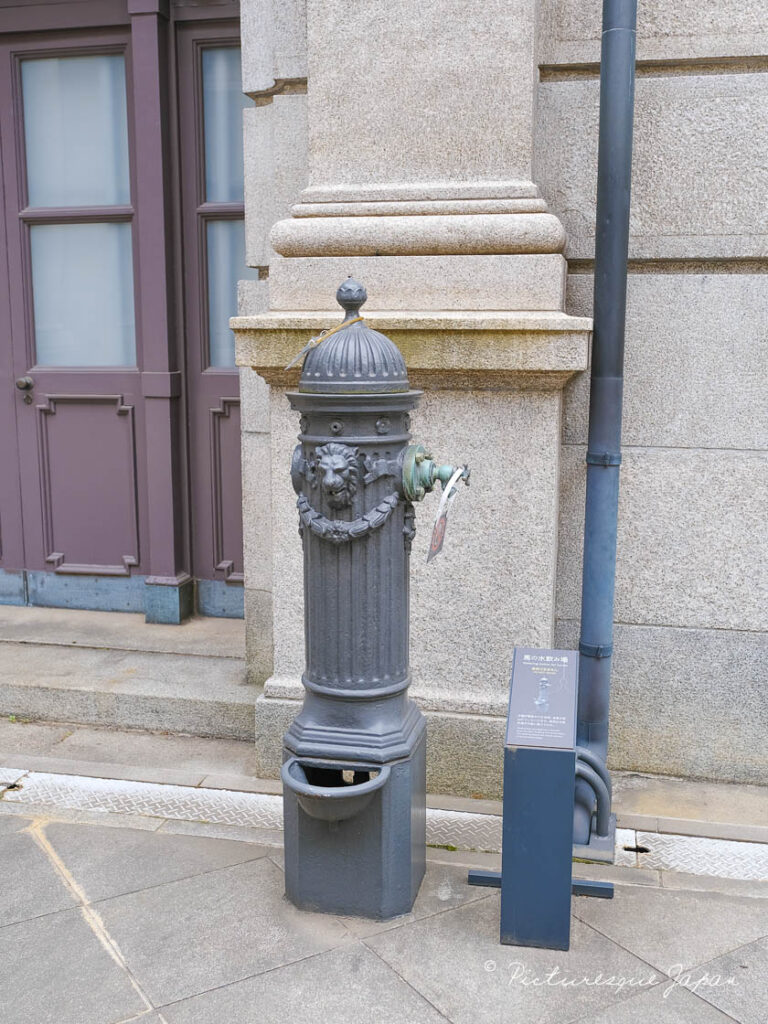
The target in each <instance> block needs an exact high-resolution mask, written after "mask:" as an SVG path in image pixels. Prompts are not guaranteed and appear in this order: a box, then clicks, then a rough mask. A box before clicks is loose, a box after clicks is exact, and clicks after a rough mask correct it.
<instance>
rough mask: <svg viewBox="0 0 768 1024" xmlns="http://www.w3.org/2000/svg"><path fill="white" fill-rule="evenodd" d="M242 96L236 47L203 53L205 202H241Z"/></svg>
mask: <svg viewBox="0 0 768 1024" xmlns="http://www.w3.org/2000/svg"><path fill="white" fill-rule="evenodd" d="M248 105H252V100H250V99H249V98H248V97H247V96H244V95H243V86H242V83H241V77H240V48H239V47H237V46H217V47H211V48H210V49H205V50H203V127H204V135H205V198H206V200H207V201H208V202H209V203H213V202H215V203H242V201H243V115H242V110H243V107H245V106H248Z"/></svg>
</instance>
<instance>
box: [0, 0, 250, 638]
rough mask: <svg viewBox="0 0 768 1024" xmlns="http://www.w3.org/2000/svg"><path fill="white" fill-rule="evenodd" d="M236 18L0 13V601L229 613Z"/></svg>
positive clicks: (236, 476) (172, 12)
mask: <svg viewBox="0 0 768 1024" xmlns="http://www.w3.org/2000/svg"><path fill="white" fill-rule="evenodd" d="M225 13H226V15H227V18H224V17H222V15H223V14H225ZM236 14H237V5H236V3H234V2H228V3H222V2H218V3H215V4H211V5H210V6H209V7H207V6H206V5H205V4H203V3H196V4H194V5H187V4H178V5H177V4H172V5H171V7H170V9H169V8H168V5H167V4H166V3H164V2H163V0H142V2H141V3H130V4H128V5H127V6H126V7H125V8H124V9H121V4H120V3H119V2H118V3H111V2H110V3H98V2H94V3H92V4H87V5H86V4H82V3H77V2H69V0H61V2H59V3H57V4H55V5H49V4H44V3H43V4H40V5H37V4H35V3H34V0H31V2H30V3H29V4H26V5H22V6H14V7H13V8H0V95H2V97H3V98H4V102H3V104H2V105H0V158H1V160H2V199H1V201H0V247H1V252H0V278H1V280H0V330H1V331H2V338H3V342H4V344H3V345H2V351H1V352H0V386H1V387H2V392H1V393H0V473H2V481H3V486H1V487H0V603H8V602H13V603H25V602H28V603H32V604H48V605H70V606H73V607H81V608H104V609H123V610H134V611H145V612H146V614H147V618H148V619H149V620H150V621H164V622H178V621H180V620H181V619H182V618H184V617H185V615H187V614H189V612H190V611H191V610H192V607H193V597H194V596H195V582H194V581H195V578H196V579H197V586H196V591H197V593H196V597H197V607H198V609H199V610H200V611H201V612H203V613H204V614H214V615H242V594H243V590H242V527H241V502H240V438H239V388H238V376H237V373H236V371H235V367H234V358H233V339H232V334H231V332H230V331H229V328H228V325H227V321H228V318H229V317H230V316H231V315H232V314H234V313H235V312H236V290H237V280H238V279H239V278H243V277H246V276H249V274H250V273H251V272H250V271H248V270H247V268H245V265H244V251H243V250H244V242H243V195H242V190H243V185H242V176H243V171H242V163H243V161H242V121H241V119H242V108H243V105H244V103H245V102H250V101H245V100H244V98H243V96H242V93H241V91H240V68H239V35H238V31H239V24H238V20H237V17H236ZM233 16H234V17H233ZM100 18H105V19H106V20H107V21H109V22H110V23H111V24H112V27H109V28H106V27H98V26H99V19H100ZM94 22H95V26H94ZM53 23H55V28H56V31H45V29H46V25H51V26H52V27H53ZM2 33H4V34H2Z"/></svg>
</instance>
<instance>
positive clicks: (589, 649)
mask: <svg viewBox="0 0 768 1024" xmlns="http://www.w3.org/2000/svg"><path fill="white" fill-rule="evenodd" d="M579 654H584V655H585V656H586V657H587V658H610V656H611V655H612V654H613V644H585V643H583V642H580V643H579Z"/></svg>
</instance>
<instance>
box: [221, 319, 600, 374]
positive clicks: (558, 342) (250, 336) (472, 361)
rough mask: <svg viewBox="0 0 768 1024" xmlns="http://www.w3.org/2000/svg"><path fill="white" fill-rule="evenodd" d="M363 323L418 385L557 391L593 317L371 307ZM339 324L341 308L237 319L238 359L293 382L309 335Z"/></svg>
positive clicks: (585, 344) (574, 368)
mask: <svg viewBox="0 0 768 1024" xmlns="http://www.w3.org/2000/svg"><path fill="white" fill-rule="evenodd" d="M365 320H366V323H368V324H369V325H370V326H371V327H373V328H374V329H375V330H377V331H381V332H382V333H384V334H387V335H388V336H389V337H390V338H391V339H392V341H394V343H395V344H396V345H397V346H398V348H399V349H400V351H401V352H402V353H403V356H404V357H405V361H406V365H407V366H408V375H409V378H410V379H411V383H412V385H414V386H415V387H427V388H429V389H430V390H434V389H435V388H446V389H460V388H469V389H497V390H499V389H508V388H522V389H527V390H542V389H545V390H556V389H559V388H562V387H563V385H564V384H565V383H566V381H567V380H568V379H569V378H570V377H572V376H573V375H574V374H575V373H578V372H580V371H581V370H585V369H586V368H587V360H588V350H589V335H590V331H591V329H592V321H591V320H589V319H588V318H586V317H575V316H568V315H567V314H565V313H560V312H556V311H553V312H509V313H507V312H489V313H486V312H459V313H457V312H432V313H418V312H414V313H411V312H405V313H403V312H386V311H380V312H371V313H367V314H366V316H365ZM339 322H340V317H339V315H338V314H337V313H327V312H326V313H320V312H317V313H315V312H311V311H310V312H286V313H263V314H259V315H257V316H240V317H233V318H232V319H231V320H230V322H229V323H230V327H231V328H232V330H233V331H234V332H235V337H236V342H235V353H236V358H235V361H236V363H237V365H238V366H250V367H252V368H253V369H254V370H255V371H256V372H257V373H258V374H259V375H260V376H261V377H263V378H264V379H265V380H266V381H267V383H268V384H271V385H273V386H275V387H295V386H296V384H297V383H298V379H299V373H300V367H299V366H294V367H293V368H292V369H291V370H288V371H286V370H285V366H286V365H287V364H288V363H289V362H290V361H291V360H292V359H293V358H294V356H296V355H297V353H298V352H300V351H301V349H302V348H303V347H304V345H306V343H307V341H308V340H309V338H310V337H312V336H313V335H315V334H317V333H318V332H319V331H321V330H325V329H327V328H329V327H335V326H336V325H337V324H338V323H339Z"/></svg>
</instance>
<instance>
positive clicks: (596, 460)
mask: <svg viewBox="0 0 768 1024" xmlns="http://www.w3.org/2000/svg"><path fill="white" fill-rule="evenodd" d="M587 465H588V466H620V465H621V454H620V453H618V452H587Z"/></svg>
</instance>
